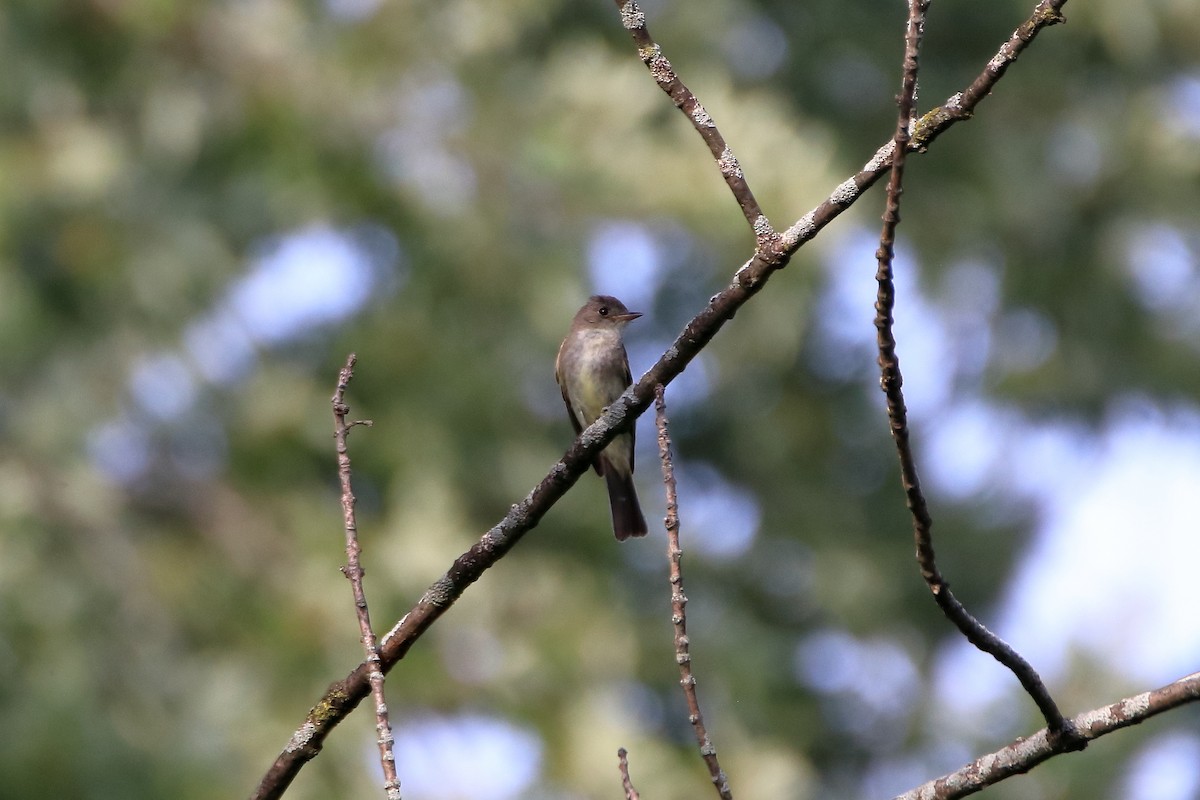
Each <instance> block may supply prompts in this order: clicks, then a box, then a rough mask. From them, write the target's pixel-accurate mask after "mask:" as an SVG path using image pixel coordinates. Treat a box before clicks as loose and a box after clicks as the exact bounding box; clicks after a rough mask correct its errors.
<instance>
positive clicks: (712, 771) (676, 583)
mask: <svg viewBox="0 0 1200 800" xmlns="http://www.w3.org/2000/svg"><path fill="white" fill-rule="evenodd" d="M663 393H664V387H663V386H662V385H661V384H660V385H659V386H657V387H655V389H654V421H655V424H656V425H657V426H658V457H659V460H660V461H662V471H663V485H664V486H665V487H666V494H667V519H666V527H667V558H668V560H669V561H670V567H671V570H670V572H671V578H670V580H671V624H672V625H674V626H675V663H677V664H678V665H679V685H680V686H682V687H683V695H684V697H685V698H687V707H688V722H690V723H692V730H694V731H695V733H696V743H697V744H699V745H700V757H701V758H703V759H704V763H705V765H706V766H707V767H708V774H709V776H710V777H711V778H712V782H713V786H715V787H716V788H717V794H718V795H720V797H721V800H733V793H732V792H731V791H730V789H729V778H728V777H726V775H725V771H724V770H723V769H721V763H720V761H718V760H717V746H716V745H714V744H713V743H712V740H711V739H710V738H708V730H707V729H706V728H705V727H704V716H703V715H702V714H701V713H700V700H699V698H697V697H696V676H695V675H694V674H693V673H692V654H691V643H690V642H689V640H688V635H687V614H686V613H685V611H684V609H685V608H686V607H687V601H688V600H687V595H686V594H684V592H683V564H682V562H683V550H682V549H681V548H680V546H679V499H678V496H677V495H676V492H675V464H674V461H673V459H672V457H671V434H670V432H669V431H668V429H667V403H666V400H665V399H664V398H663Z"/></svg>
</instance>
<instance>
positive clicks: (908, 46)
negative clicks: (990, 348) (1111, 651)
mask: <svg viewBox="0 0 1200 800" xmlns="http://www.w3.org/2000/svg"><path fill="white" fill-rule="evenodd" d="M928 7H929V0H911V2H910V4H909V17H908V26H907V33H906V35H905V47H904V77H903V80H902V82H901V88H900V97H899V101H898V105H899V118H898V119H897V121H896V134H895V138H894V139H893V143H894V147H893V153H894V157H893V159H892V169H891V177H890V178H889V179H888V186H887V203H886V208H885V210H884V215H883V230H882V232H881V233H880V236H879V249H878V250H877V251H876V252H875V257H876V259H877V261H878V269H877V271H876V273H875V279H876V281H877V282H878V284H879V289H878V293H877V295H876V301H875V312H876V314H875V327H876V329H877V332H878V335H877V339H878V343H879V370H880V377H879V386H880V388H882V389H883V392H884V394H885V395H886V397H887V416H888V423H889V426H890V428H891V431H892V439H893V440H894V441H895V443H896V452H897V454H898V455H899V457H900V481H901V483H902V485H903V486H904V496H905V502H906V504H907V505H908V510H909V512H910V513H911V515H912V521H913V538H914V540H915V542H916V550H917V563H918V564H919V565H920V568H921V577H923V578H924V579H925V583H926V584H927V585H928V586H929V591H930V592H931V593H932V594H933V597H934V600H935V601H936V602H937V604H938V607H939V608H941V609H942V613H944V614H945V615H946V617H947V618H948V619H949V620H950V621H951V622H953V623H954V625H955V626H957V627H958V629H959V630H960V631H961V632H962V634H963V635H964V636H965V637H966V638H967V640H968V641H969V642H971V644H973V645H975V646H976V647H977V648H979V649H980V650H982V651H983V652H985V653H988V654H990V655H991V656H992V657H993V658H995V659H996V660H997V661H999V662H1000V663H1001V664H1003V665H1004V666H1005V667H1007V668H1008V669H1009V670H1011V671H1012V673H1013V674H1014V675H1015V676H1016V677H1017V679H1018V680H1019V681H1020V682H1021V685H1022V686H1023V687H1024V688H1025V691H1026V692H1028V693H1029V695H1030V697H1032V698H1033V701H1034V702H1035V703H1036V704H1037V706H1038V709H1039V710H1041V712H1042V716H1044V717H1045V718H1046V724H1047V725H1048V726H1049V727H1050V730H1051V731H1052V732H1053V733H1054V734H1055V735H1063V736H1065V738H1067V739H1070V740H1071V741H1072V743H1073V745H1074V746H1075V748H1076V749H1083V748H1084V747H1085V746H1086V745H1087V743H1086V741H1083V740H1081V739H1079V738H1078V737H1077V736H1076V735H1075V732H1074V731H1073V730H1071V729H1070V724H1069V723H1068V722H1067V721H1066V720H1065V719H1064V718H1063V715H1062V712H1060V711H1059V710H1058V706H1057V704H1055V702H1054V698H1052V697H1051V696H1050V692H1049V691H1048V690H1047V689H1046V686H1045V684H1044V683H1043V682H1042V678H1041V676H1040V675H1038V673H1037V670H1035V669H1034V668H1033V666H1032V665H1031V664H1030V663H1029V662H1028V661H1026V660H1025V659H1024V658H1023V657H1022V656H1021V654H1020V653H1018V652H1017V651H1016V650H1014V649H1013V648H1012V647H1011V646H1010V645H1009V644H1008V643H1007V642H1005V641H1004V640H1003V639H1001V638H1000V637H999V636H997V635H996V634H994V633H992V632H991V631H990V630H988V628H987V627H986V626H985V625H984V624H983V623H982V622H980V621H979V620H977V619H976V618H975V617H974V616H972V615H971V613H970V612H968V611H967V609H966V607H965V606H963V604H962V603H961V602H960V601H959V600H958V598H957V597H955V596H954V593H953V592H952V591H950V584H949V582H948V581H946V579H945V578H944V577H943V576H942V573H941V571H940V570H939V569H938V566H937V559H936V557H935V555H934V550H933V517H932V516H931V515H930V513H929V505H928V503H927V502H926V499H925V494H924V492H922V491H921V480H920V477H919V476H918V472H917V463H916V458H915V456H914V455H913V450H912V445H911V442H910V441H909V429H908V411H907V409H906V408H905V405H904V389H903V386H904V376H903V375H902V374H901V372H900V359H899V357H898V356H897V355H896V338H895V335H894V334H893V330H892V327H893V323H894V321H895V319H894V317H893V314H892V312H893V309H894V307H895V303H896V287H895V283H894V281H893V270H892V262H893V259H894V257H895V252H896V247H895V245H896V227H897V226H898V225H899V224H900V196H901V194H903V191H904V188H903V183H904V163H905V159H906V156H907V155H908V146H909V140H910V137H909V128H910V127H911V124H912V116H913V110H914V106H915V104H916V93H917V71H918V67H919V55H920V48H921V37H922V36H923V34H924V28H925V12H926V10H927V9H928Z"/></svg>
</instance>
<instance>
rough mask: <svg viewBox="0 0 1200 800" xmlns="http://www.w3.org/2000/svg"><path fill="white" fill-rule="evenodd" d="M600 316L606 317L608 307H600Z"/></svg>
mask: <svg viewBox="0 0 1200 800" xmlns="http://www.w3.org/2000/svg"><path fill="white" fill-rule="evenodd" d="M600 316H602V317H607V316H608V306H600Z"/></svg>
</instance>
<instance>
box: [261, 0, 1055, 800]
mask: <svg viewBox="0 0 1200 800" xmlns="http://www.w3.org/2000/svg"><path fill="white" fill-rule="evenodd" d="M1065 2H1066V0H1043V2H1042V4H1041V5H1039V6H1038V9H1039V11H1040V10H1041V8H1042V6H1051V7H1053V8H1059V7H1061V6H1062V5H1063V4H1064V3H1065ZM1038 14H1039V12H1035V16H1034V17H1032V18H1031V19H1030V20H1028V21H1027V22H1026V23H1024V24H1023V25H1022V27H1021V29H1020V30H1021V31H1025V33H1026V35H1025V36H1024V37H1017V38H1018V39H1019V42H1020V45H1019V46H1018V47H1016V48H1015V49H1013V48H1011V47H1010V45H1011V40H1010V42H1009V43H1006V45H1005V47H1004V48H1001V53H1004V52H1007V50H1006V48H1008V49H1009V50H1012V54H1011V58H1014V59H1015V58H1016V54H1017V53H1019V52H1020V50H1021V49H1023V48H1024V47H1025V46H1027V45H1028V44H1029V42H1030V41H1032V39H1033V37H1034V36H1035V35H1036V34H1037V33H1038V32H1039V31H1040V30H1041V29H1042V28H1043V27H1045V26H1046V25H1049V24H1053V22H1055V21H1057V20H1054V19H1046V18H1045V15H1044V14H1042V15H1041V16H1039V15H1038ZM1014 36H1016V35H1015V34H1014ZM996 58H999V56H997V57H996ZM996 58H993V59H992V61H991V62H989V70H990V69H991V65H992V64H994V63H995V62H996ZM986 74H990V73H986ZM998 77H999V76H998V75H997V76H996V79H998ZM993 83H994V80H993ZM974 85H975V84H972V86H974ZM956 97H959V96H958V95H956ZM975 102H978V100H976V101H975ZM960 106H961V108H963V109H966V110H968V111H969V109H970V108H971V106H970V105H968V103H967V102H966V101H962V102H961V103H960ZM968 116H969V114H968ZM955 121H957V120H956V119H949V118H940V117H939V118H938V119H937V120H933V121H930V122H928V123H926V121H925V120H924V119H923V120H922V122H921V123H919V124H918V125H917V126H916V128H915V130H914V136H913V139H914V146H916V145H917V143H918V142H919V141H921V142H922V144H921V146H920V147H919V151H920V152H923V151H924V149H925V148H926V147H927V146H928V143H930V142H932V141H933V139H934V138H936V136H937V135H938V134H939V133H940V132H942V131H943V130H945V129H946V128H947V127H949V125H951V124H953V122H955ZM922 137H924V139H923V140H922ZM893 145H894V143H893V142H889V143H888V144H886V145H885V146H884V147H882V148H880V149H879V150H878V151H877V152H876V154H875V156H874V157H872V159H871V160H870V161H869V162H867V165H866V166H865V167H864V168H863V169H862V170H861V171H860V172H858V174H856V175H854V176H853V177H852V178H850V179H848V180H846V181H845V182H843V183H842V184H841V185H839V186H838V187H837V188H836V189H834V191H833V193H832V194H830V196H829V198H828V199H826V200H825V201H823V202H822V203H821V204H820V205H818V206H817V207H816V208H815V209H813V210H812V211H810V212H808V213H807V214H805V215H804V216H803V217H801V218H800V219H799V221H797V222H796V223H795V224H794V225H792V227H791V228H789V229H788V230H787V231H786V232H785V233H784V234H783V236H782V237H781V238H780V239H779V240H777V241H775V242H773V244H772V246H770V247H761V246H760V247H759V248H758V249H756V251H755V253H754V255H753V256H752V257H751V258H750V260H749V261H747V262H746V263H745V264H743V265H742V267H741V268H740V269H738V271H737V272H736V273H735V274H734V276H733V280H732V282H731V283H730V285H729V286H728V287H726V288H725V289H724V290H723V291H721V292H720V293H719V294H716V295H714V296H713V297H712V298H711V299H710V300H709V302H708V305H707V306H706V307H705V308H704V309H703V310H701V311H700V313H698V314H697V315H696V316H695V317H693V318H692V320H691V321H690V322H689V323H688V324H687V326H685V327H684V329H683V331H682V332H681V333H680V334H679V336H677V337H676V339H675V341H674V342H673V343H672V344H671V346H670V347H668V348H667V350H666V352H664V353H663V354H662V356H661V357H659V359H658V361H657V362H656V363H655V364H654V366H652V367H651V368H650V369H649V370H648V371H647V372H646V374H644V375H643V376H642V377H641V379H640V380H638V382H637V383H636V384H634V385H633V386H631V387H630V388H629V389H627V390H626V391H625V393H624V394H623V395H621V397H620V398H619V399H618V400H616V402H614V403H613V404H612V405H610V406H609V408H608V411H607V412H605V413H604V414H602V415H601V416H600V418H599V419H597V420H596V421H595V422H594V423H592V425H591V426H589V427H588V428H587V429H586V430H584V432H583V433H582V434H580V435H579V437H578V438H576V440H575V442H574V443H573V444H572V445H571V447H570V449H568V450H567V452H566V453H565V454H564V455H563V457H562V458H561V459H560V460H559V461H558V462H557V463H556V464H554V466H553V467H551V468H550V472H549V473H548V474H547V475H546V477H545V478H543V479H542V482H541V483H539V484H538V485H537V486H536V487H534V489H533V490H532V491H531V492H530V493H529V494H528V495H526V497H525V499H523V500H522V501H521V502H519V503H517V504H515V505H514V506H513V507H512V508H511V509H510V510H509V512H508V514H506V515H505V516H504V518H503V519H502V520H500V521H499V522H498V523H496V525H495V526H493V527H492V528H491V529H490V530H488V531H487V532H486V533H485V534H483V536H482V537H481V538H480V540H479V541H478V542H477V543H476V544H474V545H473V546H472V547H471V548H470V549H469V550H467V551H466V552H465V553H463V554H462V555H461V556H459V557H458V558H457V559H455V561H454V563H453V564H452V565H451V566H450V568H449V569H448V570H447V571H446V573H445V574H444V575H443V576H442V577H441V578H439V579H438V580H437V581H435V582H434V583H433V585H431V586H430V587H429V588H428V589H427V590H426V591H425V593H424V594H423V595H422V596H421V599H420V600H418V601H417V603H416V605H414V606H413V608H412V609H411V610H410V611H409V612H408V613H407V614H405V615H404V617H403V618H402V619H401V620H400V621H399V622H398V623H397V624H396V626H395V627H394V628H392V630H391V631H390V632H389V633H388V635H387V636H386V637H385V638H384V641H383V645H382V648H381V650H380V666H381V667H382V669H383V672H384V673H387V671H388V670H390V669H391V668H392V667H393V666H394V665H395V664H396V662H398V661H399V660H400V659H402V658H403V657H404V656H405V654H406V653H408V650H409V648H411V647H412V646H413V644H414V643H415V642H416V641H417V639H419V638H420V637H421V635H422V634H423V633H424V632H425V631H426V630H427V629H428V628H429V626H430V625H432V624H433V623H434V622H435V621H436V620H437V618H438V617H440V616H441V615H442V614H443V613H444V612H445V611H446V609H448V608H449V607H450V606H451V605H453V603H454V601H455V600H457V599H458V598H459V597H460V596H461V595H462V593H463V592H464V591H466V589H467V587H468V586H470V585H471V584H472V583H474V582H475V581H476V580H478V579H479V577H480V576H481V575H483V573H484V572H485V571H486V570H487V569H488V568H490V567H491V566H493V565H494V564H495V563H496V562H497V561H499V560H500V558H502V557H503V556H504V554H505V553H507V552H508V551H509V550H510V549H511V548H512V547H513V546H515V545H516V543H517V542H519V541H520V540H521V537H522V536H524V535H525V533H526V532H527V531H529V530H530V529H531V528H533V527H534V526H535V525H537V523H538V522H539V521H540V520H541V518H542V516H543V515H545V513H546V512H547V511H549V510H550V508H551V507H552V506H553V505H554V504H555V503H556V502H558V500H559V498H561V497H562V496H563V495H564V494H566V492H567V490H568V489H570V488H571V486H573V485H574V484H575V481H577V480H578V479H579V476H580V475H582V474H583V473H584V472H585V471H586V470H588V469H589V468H590V467H591V463H592V460H593V459H594V458H595V456H596V454H598V453H599V452H600V450H602V449H603V448H604V446H605V445H606V444H608V442H610V441H611V440H612V439H613V437H615V436H616V435H617V434H619V433H621V432H623V431H625V430H627V429H628V428H629V427H630V426H631V425H632V424H633V421H634V420H635V419H636V418H637V417H638V416H640V415H641V414H642V412H644V411H645V410H646V408H647V407H648V406H649V404H650V401H651V399H652V398H653V393H654V387H655V386H657V385H659V384H662V385H663V386H667V385H669V384H670V383H671V381H672V380H674V379H675V377H676V376H678V375H679V373H681V372H683V370H684V368H686V367H687V365H688V364H689V363H691V361H692V359H694V358H695V357H696V355H697V354H698V353H699V352H700V351H701V350H703V349H704V347H705V346H706V345H707V344H708V343H709V342H710V341H711V340H712V338H713V337H714V336H716V335H717V332H718V331H720V329H721V327H722V326H723V325H724V324H725V323H726V321H728V320H730V319H732V318H733V315H734V313H735V312H737V310H738V309H739V308H741V307H742V306H743V305H745V304H746V303H747V302H748V301H749V300H750V298H752V297H753V296H754V295H756V294H758V292H759V291H761V290H762V288H763V286H764V285H765V284H766V282H767V280H768V279H769V278H770V277H771V275H773V274H774V273H775V272H777V271H779V270H781V269H783V268H784V267H786V266H787V265H788V263H789V262H790V261H791V258H792V255H794V254H795V252H796V251H797V250H799V249H800V247H802V246H803V245H804V244H805V243H806V242H808V241H809V240H811V239H812V238H813V237H815V236H816V235H817V234H818V233H819V232H820V231H821V230H822V229H823V228H824V227H825V226H826V225H828V224H829V223H830V222H832V221H833V220H834V219H836V218H837V217H838V216H840V215H841V213H842V212H843V211H845V210H846V209H847V208H849V207H850V206H851V205H852V204H853V203H854V202H855V201H856V200H857V199H858V198H859V197H860V196H861V195H862V193H863V192H865V191H866V189H868V188H869V187H870V186H871V185H872V184H874V182H875V181H876V180H877V179H878V178H879V176H880V175H881V174H882V173H883V171H884V170H886V169H887V168H888V167H889V166H890V164H891V148H892V147H893ZM368 688H369V687H368V668H367V665H366V664H360V665H359V666H358V667H357V668H356V669H355V670H354V671H353V672H351V673H350V674H349V675H347V676H346V677H345V678H343V679H342V680H340V681H336V682H334V683H333V684H331V685H330V687H329V688H328V689H327V690H326V692H325V694H324V696H323V697H321V699H320V700H319V701H318V702H317V704H316V705H315V706H313V708H312V709H311V710H310V711H309V713H308V715H307V716H306V718H305V720H304V722H303V723H302V724H301V725H300V727H299V728H297V729H296V731H295V732H294V733H293V734H292V737H291V739H290V740H289V741H288V743H287V745H286V746H285V748H284V749H283V751H282V752H281V753H280V754H279V755H278V756H277V757H276V759H275V762H274V763H273V764H272V765H271V767H270V768H269V769H268V770H267V772H266V774H265V775H264V776H263V778H262V781H261V782H260V783H259V785H258V787H257V788H256V790H255V792H254V793H253V794H252V795H251V797H252V798H253V799H254V800H271V799H272V798H278V797H280V796H281V795H282V794H283V792H284V790H286V789H287V787H288V785H289V784H290V783H291V782H292V780H293V779H294V778H295V777H296V775H297V774H298V773H299V772H300V769H301V768H302V767H303V766H304V764H306V763H307V762H308V761H310V760H311V759H313V758H315V757H316V755H317V754H318V753H319V752H320V751H321V746H322V744H323V742H324V741H325V737H326V736H328V735H329V733H330V731H332V730H333V728H334V727H336V726H337V724H338V723H339V722H341V721H342V719H344V718H345V717H346V715H347V714H349V713H350V712H351V711H353V710H354V709H355V707H357V706H358V704H359V702H361V700H362V699H363V697H365V696H366V694H367V691H368Z"/></svg>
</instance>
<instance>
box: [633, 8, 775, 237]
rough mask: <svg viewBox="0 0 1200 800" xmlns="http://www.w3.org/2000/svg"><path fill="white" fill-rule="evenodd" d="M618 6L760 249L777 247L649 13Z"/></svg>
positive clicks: (644, 60)
mask: <svg viewBox="0 0 1200 800" xmlns="http://www.w3.org/2000/svg"><path fill="white" fill-rule="evenodd" d="M616 3H617V7H618V8H619V9H620V10H621V23H622V24H623V25H624V26H625V29H626V30H627V31H629V34H630V36H632V37H633V41H634V44H636V45H637V48H638V55H639V56H640V57H641V59H642V63H644V64H645V65H646V66H647V67H648V68H649V70H650V74H651V75H652V76H654V82H655V83H657V84H658V86H659V88H660V89H662V90H663V91H664V92H666V93H667V95H668V96H669V97H670V98H671V101H672V102H673V103H675V107H676V108H678V109H679V110H680V111H682V112H683V113H684V114H685V115H686V116H687V118H688V119H689V120H691V123H692V126H693V127H694V128H695V129H696V132H697V133H699V134H700V136H701V138H703V139H704V143H705V144H707V145H708V150H709V152H711V153H712V155H713V158H715V159H716V160H717V167H718V168H719V169H720V170H721V177H723V178H724V179H725V183H726V185H727V186H729V190H730V191H731V192H733V197H734V199H735V200H737V204H738V206H739V207H740V208H741V209H742V214H743V216H745V217H746V221H747V222H748V223H750V229H751V230H752V231H754V238H755V241H757V242H758V247H759V249H764V248H769V247H774V246H775V242H776V241H777V240H778V239H779V234H777V233H776V232H775V229H774V228H773V227H772V226H771V221H770V220H769V219H767V217H766V215H765V214H763V212H762V209H761V208H759V205H758V201H757V200H755V199H754V192H752V191H750V184H748V183H746V176H745V174H743V172H742V165H741V164H740V163H739V162H738V160H737V156H735V155H734V154H733V150H732V149H731V148H730V147H729V145H728V144H727V143H726V142H725V137H724V136H722V135H721V131H720V130H719V129H718V128H717V123H716V122H714V121H713V118H712V117H711V116H710V115H709V113H708V111H707V110H706V109H705V108H704V106H703V105H701V104H700V101H699V100H697V99H696V96H695V95H694V94H692V92H691V90H690V89H688V88H687V86H684V84H683V81H681V80H679V76H678V75H676V74H675V68H674V67H672V66H671V62H670V61H668V60H667V57H666V56H664V55H663V53H662V48H661V47H659V46H658V43H657V42H655V41H654V39H653V37H651V36H650V31H648V30H647V29H646V13H645V12H644V11H642V9H641V8H640V7H639V6H638V4H637V2H636V0H616Z"/></svg>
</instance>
